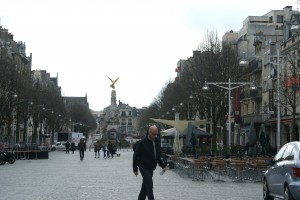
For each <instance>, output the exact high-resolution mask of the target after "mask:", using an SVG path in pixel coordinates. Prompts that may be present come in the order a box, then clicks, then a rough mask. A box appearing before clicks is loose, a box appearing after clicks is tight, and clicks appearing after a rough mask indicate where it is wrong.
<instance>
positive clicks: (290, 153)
mask: <svg viewBox="0 0 300 200" xmlns="http://www.w3.org/2000/svg"><path fill="white" fill-rule="evenodd" d="M294 152H295V150H294V147H293V145H288V146H287V148H286V149H285V151H284V153H283V155H282V160H293V159H294V154H295V153H294Z"/></svg>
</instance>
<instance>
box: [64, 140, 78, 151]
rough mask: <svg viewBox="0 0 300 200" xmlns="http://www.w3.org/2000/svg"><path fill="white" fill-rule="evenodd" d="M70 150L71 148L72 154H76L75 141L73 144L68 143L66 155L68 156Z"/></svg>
mask: <svg viewBox="0 0 300 200" xmlns="http://www.w3.org/2000/svg"><path fill="white" fill-rule="evenodd" d="M70 148H71V151H72V153H73V154H74V151H75V148H76V146H75V142H74V141H73V142H72V143H70V142H69V141H67V142H66V153H67V154H68V153H69V152H70Z"/></svg>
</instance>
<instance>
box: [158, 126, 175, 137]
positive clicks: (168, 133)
mask: <svg viewBox="0 0 300 200" xmlns="http://www.w3.org/2000/svg"><path fill="white" fill-rule="evenodd" d="M175 131H176V128H169V129H167V130H163V131H161V132H160V134H161V136H174V135H175Z"/></svg>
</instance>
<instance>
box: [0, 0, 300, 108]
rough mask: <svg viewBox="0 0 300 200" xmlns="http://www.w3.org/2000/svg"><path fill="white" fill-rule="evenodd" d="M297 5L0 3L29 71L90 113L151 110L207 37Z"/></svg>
mask: <svg viewBox="0 0 300 200" xmlns="http://www.w3.org/2000/svg"><path fill="white" fill-rule="evenodd" d="M285 6H293V10H296V9H297V4H296V0H272V1H270V0H252V1H249V0H248V1H243V0H240V1H236V0H215V1H207V0H205V1H203V0H197V1H196V0H147V1H146V0H110V1H108V0H42V1H41V0H9V1H2V2H1V3H0V17H1V21H0V23H1V25H2V27H4V28H7V29H8V30H9V32H10V33H12V34H13V35H14V40H15V41H23V42H25V43H26V52H27V56H29V55H30V53H32V54H33V65H32V69H42V70H47V72H49V73H50V75H51V77H55V76H56V75H57V73H58V84H59V86H61V88H62V95H63V96H85V94H86V93H87V96H88V102H89V104H90V108H91V109H93V110H97V111H99V110H102V109H103V108H105V107H106V106H108V105H110V95H111V88H110V87H109V86H110V83H111V82H110V80H109V79H108V77H110V78H112V79H116V78H118V77H119V80H118V82H117V84H116V92H117V100H118V101H119V100H120V101H122V102H123V103H126V104H129V105H130V106H135V107H138V108H140V107H143V106H148V105H149V104H150V103H151V102H152V101H153V100H154V99H155V98H156V97H157V95H158V94H159V92H160V91H161V88H162V87H163V86H164V85H165V84H166V82H168V81H169V80H172V81H173V80H174V78H175V76H176V73H175V68H176V65H177V62H178V61H179V59H187V58H189V57H191V56H192V53H193V50H196V49H197V46H198V45H199V44H200V43H202V42H203V36H205V35H206V33H207V32H217V33H218V36H219V37H220V38H221V37H222V36H223V34H224V33H225V32H226V31H230V30H234V31H238V30H240V29H241V28H242V25H243V21H244V20H245V19H246V18H247V17H248V16H261V15H264V14H266V13H268V12H269V11H271V10H282V9H283V8H284V7H285Z"/></svg>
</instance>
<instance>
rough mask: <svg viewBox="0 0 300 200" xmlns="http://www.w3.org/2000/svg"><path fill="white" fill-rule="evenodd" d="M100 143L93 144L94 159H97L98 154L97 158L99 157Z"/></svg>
mask: <svg viewBox="0 0 300 200" xmlns="http://www.w3.org/2000/svg"><path fill="white" fill-rule="evenodd" d="M100 149H101V146H100V141H99V140H98V141H97V142H96V143H95V144H94V151H95V158H96V157H97V154H98V158H99V157H100Z"/></svg>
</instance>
